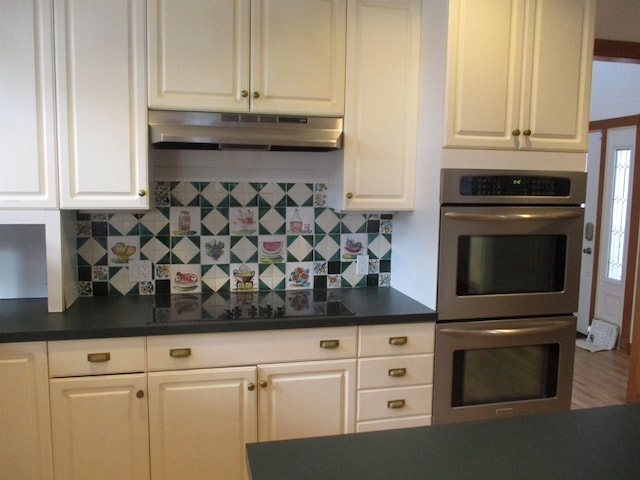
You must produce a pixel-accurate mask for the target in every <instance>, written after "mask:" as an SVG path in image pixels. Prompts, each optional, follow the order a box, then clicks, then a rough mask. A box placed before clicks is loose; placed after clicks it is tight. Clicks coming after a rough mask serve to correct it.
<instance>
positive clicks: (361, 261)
mask: <svg viewBox="0 0 640 480" xmlns="http://www.w3.org/2000/svg"><path fill="white" fill-rule="evenodd" d="M368 273H369V255H357V256H356V275H367V274H368Z"/></svg>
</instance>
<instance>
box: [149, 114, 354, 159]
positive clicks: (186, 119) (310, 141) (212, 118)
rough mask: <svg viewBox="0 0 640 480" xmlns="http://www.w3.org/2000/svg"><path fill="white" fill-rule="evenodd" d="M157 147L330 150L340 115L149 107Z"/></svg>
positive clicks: (337, 140)
mask: <svg viewBox="0 0 640 480" xmlns="http://www.w3.org/2000/svg"><path fill="white" fill-rule="evenodd" d="M149 137H150V141H151V144H152V145H154V146H156V147H158V148H186V149H199V150H232V149H235V150H274V151H329V150H336V149H341V148H342V118H334V117H313V116H312V117H308V116H301V115H265V114H250V113H211V112H183V111H170V110H149Z"/></svg>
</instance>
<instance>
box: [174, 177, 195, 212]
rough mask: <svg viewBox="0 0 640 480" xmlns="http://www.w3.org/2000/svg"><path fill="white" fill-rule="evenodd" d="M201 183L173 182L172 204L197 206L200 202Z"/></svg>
mask: <svg viewBox="0 0 640 480" xmlns="http://www.w3.org/2000/svg"><path fill="white" fill-rule="evenodd" d="M199 194H200V192H199V185H198V184H197V183H195V182H177V183H172V184H171V206H176V207H179V206H184V207H195V206H198V205H199V204H200V198H199Z"/></svg>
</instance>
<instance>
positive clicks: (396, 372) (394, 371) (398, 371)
mask: <svg viewBox="0 0 640 480" xmlns="http://www.w3.org/2000/svg"><path fill="white" fill-rule="evenodd" d="M406 374H407V369H406V368H390V369H389V376H390V377H404V376H405V375H406Z"/></svg>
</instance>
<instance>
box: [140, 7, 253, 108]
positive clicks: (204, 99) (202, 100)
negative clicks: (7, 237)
mask: <svg viewBox="0 0 640 480" xmlns="http://www.w3.org/2000/svg"><path fill="white" fill-rule="evenodd" d="M147 8H148V18H149V106H150V107H151V108H169V109H171V108H176V109H179V108H182V109H191V110H213V111H242V110H244V111H248V110H249V99H248V98H247V97H246V96H243V95H242V90H245V91H248V88H249V28H250V27H249V22H250V18H249V16H250V10H249V8H250V3H249V0H233V1H227V2H202V1H194V0H149V1H148V5H147Z"/></svg>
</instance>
